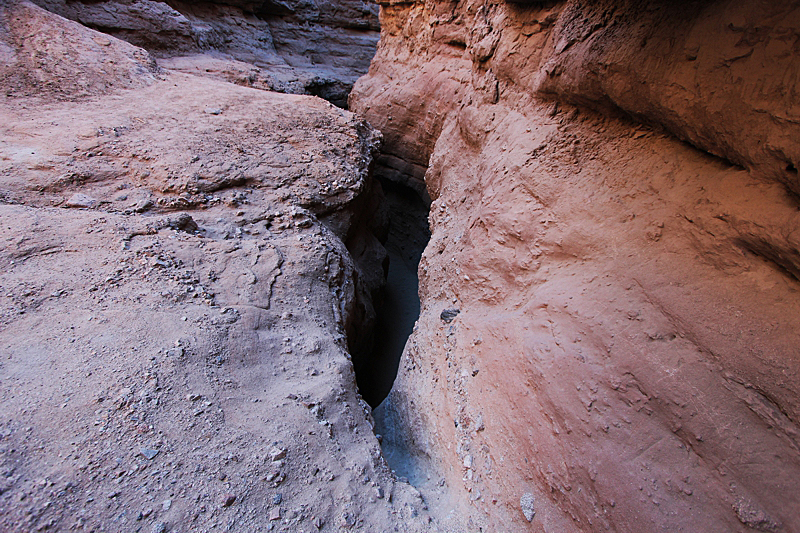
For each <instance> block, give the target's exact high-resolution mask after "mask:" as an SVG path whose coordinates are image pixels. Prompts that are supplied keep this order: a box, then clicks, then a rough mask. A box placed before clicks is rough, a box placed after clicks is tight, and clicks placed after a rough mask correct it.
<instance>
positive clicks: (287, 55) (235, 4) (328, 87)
mask: <svg viewBox="0 0 800 533" xmlns="http://www.w3.org/2000/svg"><path fill="white" fill-rule="evenodd" d="M35 3H37V4H39V5H41V6H42V7H45V8H46V9H48V10H50V11H52V12H54V13H56V14H58V15H60V16H62V17H66V18H69V19H71V20H75V21H77V22H80V23H81V24H84V25H86V26H88V27H90V28H94V29H97V30H99V31H102V32H105V33H108V34H110V35H113V36H115V37H118V38H120V39H124V40H127V41H129V42H131V43H132V44H135V45H137V46H141V47H143V48H145V49H147V50H149V51H150V52H151V53H152V54H153V55H154V56H156V57H158V58H159V62H160V64H161V65H162V66H163V67H166V68H171V69H176V70H181V71H184V72H189V73H193V74H200V75H204V76H211V77H217V78H223V79H225V80H226V81H232V82H235V83H238V84H240V85H246V86H252V87H256V88H259V89H267V90H273V91H279V92H286V93H292V94H313V95H316V96H321V97H323V98H325V99H326V100H329V101H331V102H333V103H334V104H336V105H338V106H340V107H344V106H346V105H347V95H348V93H349V91H350V89H351V88H352V86H353V83H354V82H355V81H356V79H358V77H359V76H361V75H362V74H364V73H366V71H367V67H368V66H369V62H370V60H371V59H372V56H373V54H374V53H375V45H376V43H377V41H378V30H379V26H378V17H377V6H375V5H373V4H370V3H369V2H367V1H365V0H339V1H337V2H307V1H299V0H287V1H267V2H248V1H241V2H239V1H225V0H222V1H205V2H182V1H178V0H170V1H167V2H160V1H157V0H102V1H90V0H85V1H81V0H79V1H72V0H69V1H67V0H36V2H35Z"/></svg>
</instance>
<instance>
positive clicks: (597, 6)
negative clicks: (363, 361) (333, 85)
mask: <svg viewBox="0 0 800 533" xmlns="http://www.w3.org/2000/svg"><path fill="white" fill-rule="evenodd" d="M798 16H800V7H798V6H796V3H794V2H778V3H771V4H770V5H769V6H765V5H764V4H762V3H757V2H732V1H729V2H725V1H717V2H681V3H668V2H658V1H650V2H646V3H633V2H630V3H628V2H624V1H619V2H602V1H601V2H592V3H583V2H525V3H516V2H515V3H507V2H497V1H485V0H473V1H466V2H432V1H429V2H383V3H382V11H381V25H382V38H381V42H380V44H379V47H378V53H377V55H376V58H375V60H374V61H373V63H372V65H371V67H370V73H369V74H368V75H367V76H366V77H364V78H362V79H361V80H360V81H359V82H358V84H357V85H356V87H355V89H354V91H353V93H352V95H351V100H350V104H351V107H352V108H353V109H355V110H356V111H358V112H360V113H362V114H363V115H364V116H365V117H366V118H367V119H368V120H369V121H370V122H371V123H372V124H374V125H376V126H377V127H378V128H379V129H381V131H382V132H383V133H384V136H385V140H386V142H385V146H384V149H383V155H382V156H381V159H380V160H379V163H380V165H381V166H382V169H381V172H383V173H384V174H385V175H387V176H389V177H392V178H393V179H396V180H399V181H404V182H406V183H408V184H410V185H412V186H419V185H420V184H421V180H422V179H424V182H425V186H426V187H427V191H428V192H429V194H430V196H431V198H432V199H433V204H432V208H431V215H430V223H431V229H432V234H433V235H432V240H431V243H430V245H429V246H428V249H427V251H426V252H425V255H424V256H423V261H422V264H421V266H420V284H421V285H420V294H421V298H422V306H423V311H422V316H421V317H420V320H419V322H418V324H417V328H416V332H415V333H414V335H412V337H411V339H410V340H409V343H408V344H407V346H406V352H405V354H404V359H403V362H402V363H401V373H400V376H399V378H398V382H396V384H395V388H394V390H393V392H392V394H391V395H390V398H389V400H388V402H387V403H385V404H384V406H383V410H384V416H386V417H388V418H389V419H390V420H389V424H387V426H388V427H391V426H392V424H394V425H395V426H396V427H397V428H399V429H398V431H397V433H396V434H394V435H390V436H389V437H390V439H389V440H390V441H392V442H390V444H391V445H394V446H395V447H400V448H404V449H405V452H406V453H407V454H409V455H410V456H411V457H412V459H413V461H412V465H411V466H410V470H411V471H412V477H414V473H413V471H414V470H415V469H416V482H417V483H418V484H419V485H420V486H421V487H423V492H424V491H425V489H424V487H428V490H430V492H431V493H432V494H433V493H436V488H435V487H434V485H435V483H428V481H427V477H428V476H429V475H430V472H440V473H441V474H442V475H443V476H444V478H445V482H446V484H447V486H448V487H449V490H450V491H451V494H454V495H455V499H456V501H460V502H461V507H460V509H461V512H462V513H463V515H462V516H464V522H465V523H467V525H469V523H470V522H471V524H472V525H473V526H475V527H479V526H482V527H485V528H489V529H492V530H500V531H521V530H530V531H586V532H589V531H605V530H610V531H629V532H642V531H714V532H729V531H753V530H755V531H787V532H789V531H795V530H797V529H798V528H800V514H798V511H797V507H796V505H795V504H796V494H798V493H800V485H798V483H799V482H798V479H800V477H799V476H798V474H800V448H799V446H800V428H798V424H799V423H800V390H799V389H798V383H799V382H798V369H800V358H798V352H797V349H796V346H797V345H798V341H800V338H798V337H799V336H800V298H798V289H800V286H798V282H799V281H798V280H800V276H798V272H800V268H798V267H800V254H799V253H798V249H800V242H798V238H799V237H798V236H799V235H800V217H798V202H797V191H798V190H799V189H798V185H800V182H798V179H797V173H796V168H797V165H798V160H800V146H798V140H800V130H799V129H798V122H797V113H798V107H797V105H798V104H797V103H798V99H797V87H798V85H797V74H798V69H800V61H798V56H797V54H796V46H797V42H800V41H798V31H800V24H799V23H798V22H797V17H798ZM448 310H451V312H450V313H444V314H443V313H442V312H443V311H448ZM455 310H458V311H459V312H458V314H457V315H456V316H455V318H452V316H453V315H454V314H455ZM426 472H427V473H428V476H426V475H425V474H426ZM431 477H433V478H434V479H433V481H436V479H435V476H431ZM521 500H522V501H523V502H524V504H523V505H521ZM531 502H533V503H531ZM443 505H444V504H443ZM443 508H444V509H447V507H446V506H445V507H443ZM532 511H533V512H535V515H534V516H531V512H532Z"/></svg>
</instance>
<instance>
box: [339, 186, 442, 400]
mask: <svg viewBox="0 0 800 533" xmlns="http://www.w3.org/2000/svg"><path fill="white" fill-rule="evenodd" d="M380 181H381V185H382V186H383V189H384V193H385V196H386V204H387V208H388V211H389V233H388V237H387V240H386V243H385V244H384V246H385V247H386V251H387V253H388V255H389V271H388V276H387V281H386V287H385V289H384V290H383V294H382V298H381V299H380V300H381V301H380V304H379V305H378V306H377V308H376V312H377V321H376V327H375V342H374V348H373V351H372V355H371V356H370V357H363V358H359V359H360V360H359V361H357V362H355V364H356V368H355V372H356V380H357V382H358V388H359V391H360V392H361V396H362V397H363V398H364V400H365V401H366V402H367V403H369V404H370V405H371V406H372V407H373V408H374V407H377V406H378V405H379V404H380V403H381V402H382V401H383V399H384V398H386V396H387V395H388V394H389V391H390V390H391V388H392V384H393V383H394V379H395V377H396V376H397V368H398V365H399V364H400V356H401V355H402V354H403V348H404V347H405V344H406V341H407V340H408V337H409V335H411V332H412V330H413V328H414V323H415V322H416V320H417V318H419V294H418V289H419V281H418V278H417V268H418V266H419V261H420V258H421V257H422V252H423V250H424V249H425V246H426V245H427V244H428V240H430V230H429V228H428V205H427V204H426V203H425V202H423V200H422V199H420V197H419V196H418V195H417V193H416V192H414V191H413V190H412V189H410V188H408V187H405V186H402V185H399V184H397V183H394V182H391V181H388V180H380Z"/></svg>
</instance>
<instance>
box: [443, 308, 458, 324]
mask: <svg viewBox="0 0 800 533" xmlns="http://www.w3.org/2000/svg"><path fill="white" fill-rule="evenodd" d="M460 312H461V310H460V309H445V310H444V311H442V312H441V313H440V314H439V318H441V319H442V320H443V321H444V322H446V323H448V324H449V323H450V322H452V321H453V319H454V318H455V317H457V316H458V314H459V313H460Z"/></svg>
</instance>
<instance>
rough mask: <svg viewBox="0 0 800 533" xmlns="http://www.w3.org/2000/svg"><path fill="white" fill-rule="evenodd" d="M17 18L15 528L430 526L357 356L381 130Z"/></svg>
mask: <svg viewBox="0 0 800 533" xmlns="http://www.w3.org/2000/svg"><path fill="white" fill-rule="evenodd" d="M0 20H1V21H2V31H0V38H1V39H2V48H0V49H2V50H3V53H4V54H6V56H7V57H11V58H12V59H13V61H15V62H16V66H17V68H18V70H19V71H20V72H19V73H18V74H19V75H18V76H17V77H15V78H8V77H5V78H4V83H5V80H9V79H13V80H14V81H13V84H11V82H8V84H7V85H5V88H6V90H11V91H13V94H12V95H11V96H8V95H6V94H5V91H4V94H3V96H2V102H1V103H0V198H1V199H2V201H0V227H2V238H1V239H0V287H2V291H0V293H1V295H0V299H2V304H0V310H2V311H1V312H0V355H1V356H0V413H2V415H0V509H2V511H0V530H2V531H9V532H11V531H15V532H16V531H19V532H23V531H24V532H28V531H42V530H48V531H71V530H79V531H81V530H82V531H213V530H215V529H219V530H228V531H247V532H251V531H267V530H271V531H293V532H296V531H317V530H321V531H339V530H342V529H345V530H347V529H353V530H366V529H370V530H372V528H377V529H379V530H385V531H391V530H401V531H429V530H431V528H432V526H431V525H430V524H428V518H427V513H426V512H425V504H424V502H422V500H421V499H420V496H419V493H417V492H416V491H415V490H414V489H413V488H412V487H410V486H409V485H407V484H405V483H398V482H397V480H396V478H395V477H394V476H392V474H391V473H390V471H389V470H388V467H387V466H386V464H385V462H384V461H383V459H382V457H381V454H380V448H379V446H378V442H377V440H376V438H375V436H374V434H373V432H372V424H373V423H372V419H371V414H370V409H369V407H368V406H367V405H366V404H365V403H364V402H363V401H362V400H361V399H360V397H359V395H358V393H357V391H356V388H355V381H354V376H353V365H352V362H351V356H350V352H349V348H351V347H352V346H353V345H355V344H358V342H360V339H361V338H362V337H364V336H365V332H364V331H363V328H365V327H366V326H367V323H368V321H369V314H370V309H369V308H370V305H371V303H370V295H371V292H372V291H374V290H375V286H374V284H375V283H380V282H381V281H382V280H381V279H380V278H381V276H380V275H376V274H375V273H374V270H375V269H377V270H378V271H379V272H382V268H381V264H382V259H383V257H382V254H383V253H385V252H384V251H383V249H382V247H381V246H380V245H379V244H378V243H377V240H376V239H375V237H374V232H379V230H380V228H379V227H375V224H377V223H376V222H375V220H378V219H379V218H380V217H376V216H375V214H374V213H373V211H374V209H376V207H375V206H374V202H373V199H372V197H371V195H372V192H371V191H372V181H371V176H370V173H369V170H370V165H371V162H372V157H373V154H374V152H375V150H376V148H377V145H378V142H379V134H378V133H377V132H376V131H375V130H373V129H372V128H370V127H369V126H368V125H367V124H366V123H364V122H363V121H362V120H361V119H358V118H356V117H355V116H354V115H352V114H350V113H348V112H346V111H343V110H341V109H338V108H336V107H334V106H332V105H331V104H329V103H328V102H325V101H323V100H321V99H318V98H313V97H306V96H293V95H281V94H276V93H269V92H265V91H259V90H255V89H252V88H246V87H238V86H235V85H232V84H229V83H224V82H221V81H217V80H213V79H208V78H201V77H196V76H189V75H186V74H181V73H175V72H158V71H154V70H153V69H151V68H150V65H152V61H151V59H150V56H149V55H148V53H147V52H146V51H144V50H142V49H140V48H135V47H133V46H132V45H130V44H128V43H126V42H123V41H120V40H118V39H116V38H114V37H109V36H107V35H104V34H101V33H98V32H96V31H93V30H89V29H87V28H85V27H83V26H81V25H79V24H77V23H74V22H70V21H67V20H64V19H61V18H60V17H57V16H56V15H53V14H52V13H48V12H46V11H44V10H41V9H40V8H38V7H36V6H34V5H32V4H30V3H27V2H10V3H6V4H4V5H3V6H2V7H0ZM29 43H32V44H29ZM33 50H35V52H32V51H33ZM31 56H33V57H31ZM3 72H4V76H5V75H7V72H8V70H5V71H3ZM64 73H67V74H69V73H73V74H74V75H64ZM12 74H13V73H12Z"/></svg>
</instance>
